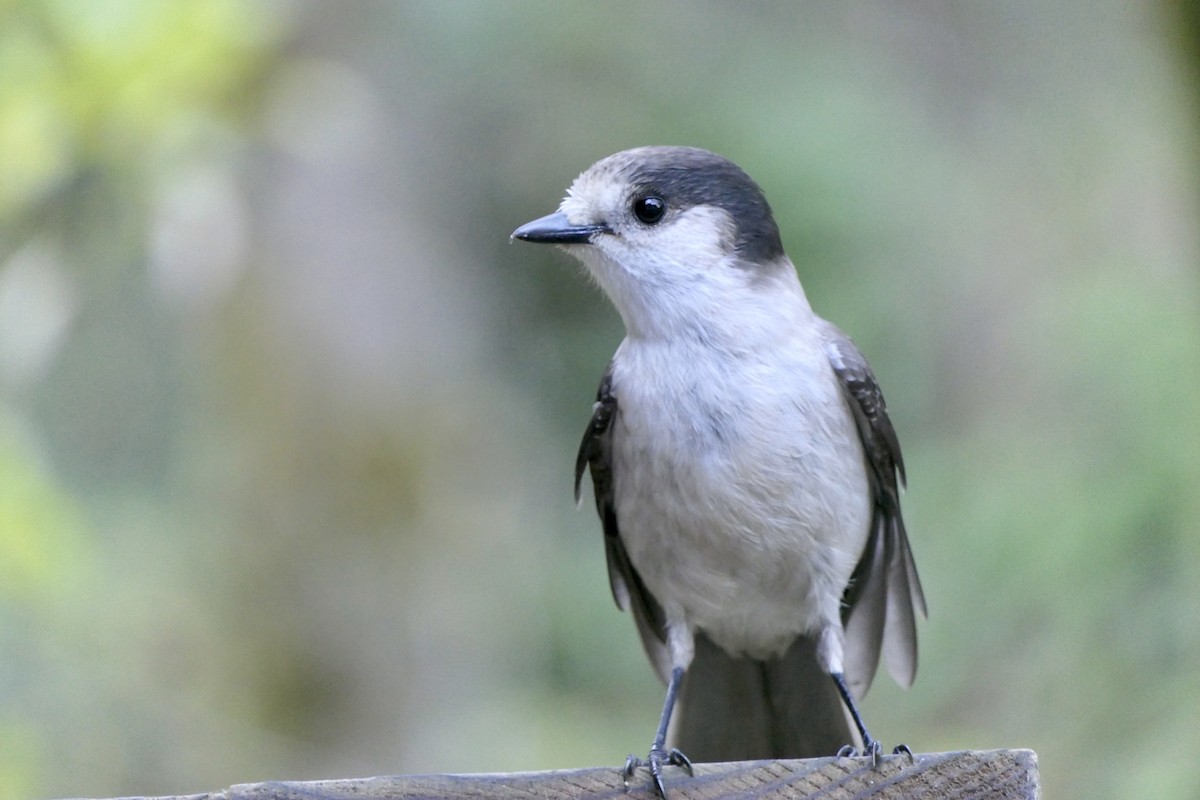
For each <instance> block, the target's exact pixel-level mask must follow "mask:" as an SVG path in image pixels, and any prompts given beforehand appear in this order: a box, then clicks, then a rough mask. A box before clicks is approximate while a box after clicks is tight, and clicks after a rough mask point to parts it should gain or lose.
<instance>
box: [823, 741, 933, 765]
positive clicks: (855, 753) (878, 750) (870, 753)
mask: <svg viewBox="0 0 1200 800" xmlns="http://www.w3.org/2000/svg"><path fill="white" fill-rule="evenodd" d="M881 755H883V745H881V744H880V743H879V741H878V740H877V739H868V740H867V744H866V746H865V747H864V748H863V749H862V750H861V751H860V750H859V749H858V748H857V747H855V746H854V745H852V744H848V745H846V746H845V747H843V748H842V749H841V750H838V751H837V757H838V758H859V757H864V758H865V757H870V759H871V766H878V765H879V757H880V756H881ZM892 755H894V756H900V755H905V756H908V763H910V764H914V763H916V757H915V756H913V751H912V750H911V749H909V747H908V745H906V744H898V745H896V746H895V747H893V748H892Z"/></svg>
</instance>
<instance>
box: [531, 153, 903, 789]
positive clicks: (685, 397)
mask: <svg viewBox="0 0 1200 800" xmlns="http://www.w3.org/2000/svg"><path fill="white" fill-rule="evenodd" d="M514 236H515V237H517V238H521V239H525V240H528V241H544V242H553V243H558V244H561V245H564V246H565V247H566V249H567V250H568V251H569V252H571V253H572V254H573V255H576V256H577V257H579V258H580V259H581V260H582V261H583V262H584V264H585V266H586V267H587V268H588V272H589V274H590V275H591V276H592V277H593V278H594V279H595V280H596V281H597V282H598V283H599V284H600V286H601V287H602V288H603V289H604V291H605V292H606V293H607V294H608V295H609V297H610V298H611V299H612V300H613V303H614V305H615V306H616V308H617V310H618V311H619V312H620V314H621V317H622V320H623V321H624V322H625V327H626V332H627V336H626V339H625V341H624V342H622V344H621V346H620V348H618V350H617V353H616V355H615V356H614V358H613V360H612V362H611V363H610V364H609V367H608V369H607V370H606V371H605V374H604V377H603V379H602V380H601V383H600V389H599V392H598V394H597V399H596V404H595V406H594V410H593V415H592V419H591V421H590V423H589V425H588V427H587V429H586V431H585V433H584V437H583V441H582V443H581V445H580V448H579V454H578V458H577V460H576V466H575V492H576V498H577V499H578V498H579V495H580V491H581V480H582V475H583V473H584V471H585V470H590V473H591V477H592V483H593V487H594V494H595V501H596V509H597V512H598V514H599V516H600V519H601V523H602V528H603V532H604V542H605V553H606V557H607V562H608V573H609V581H610V585H611V587H612V592H613V597H614V599H615V600H616V602H617V604H618V606H620V607H621V608H623V609H628V610H630V611H632V613H633V616H634V619H635V621H636V624H637V629H638V632H639V634H640V636H641V640H642V644H643V646H644V647H645V650H646V652H647V654H648V655H649V657H650V660H651V662H652V663H653V664H654V666H655V669H656V670H657V671H658V673H659V675H660V677H662V678H663V680H664V681H667V682H668V683H669V689H668V699H667V702H666V704H665V707H664V713H663V722H662V729H661V730H660V732H659V734H660V735H659V736H658V737H656V741H655V744H654V746H652V748H651V755H650V759H649V761H650V765H651V771H652V772H653V773H654V776H655V781H656V784H657V786H658V788H659V791H660V793H661V792H662V791H663V788H662V779H661V767H662V764H664V763H683V762H682V760H681V758H679V757H677V756H678V754H674V753H672V752H669V751H668V750H666V748H665V743H664V742H663V741H662V738H663V736H664V735H665V733H666V730H665V725H666V722H667V720H669V719H671V716H672V714H671V711H672V702H673V701H674V699H675V696H676V692H678V696H679V710H678V713H677V714H676V715H675V721H674V722H675V724H674V726H673V727H672V740H673V742H674V743H675V744H676V745H677V746H679V747H681V748H682V749H683V750H684V751H685V752H687V753H688V755H689V756H691V757H692V758H702V759H705V760H733V759H748V758H779V757H792V758H795V757H806V756H816V755H832V754H833V753H834V752H836V751H837V750H838V748H839V747H841V746H842V745H845V744H847V743H851V742H854V743H857V744H859V745H864V744H865V745H866V746H867V748H868V749H869V750H871V752H873V753H874V752H877V751H878V750H877V747H878V746H877V744H876V743H875V742H874V741H873V740H871V739H870V736H869V734H867V731H866V728H865V726H864V725H863V724H862V720H861V717H859V716H858V715H857V710H856V707H855V704H854V698H861V697H862V695H863V694H864V693H865V692H866V691H867V689H868V688H869V686H870V683H871V680H872V678H873V676H874V673H875V671H876V668H877V665H878V662H879V658H880V654H881V652H882V654H883V656H884V658H885V660H886V662H887V664H888V667H889V671H890V672H891V674H892V676H893V677H894V678H895V679H896V680H897V681H898V682H899V683H901V684H902V685H905V686H907V685H909V684H910V683H911V682H912V680H913V677H914V675H915V672H916V663H917V644H916V621H915V617H916V614H917V613H921V614H922V615H923V614H924V613H925V602H924V597H923V595H922V592H921V587H920V582H919V580H918V578H917V573H916V568H915V566H914V562H913V558H912V553H911V551H910V548H909V545H908V540H907V536H906V533H905V529H904V524H903V521H902V519H901V515H900V501H899V489H900V485H901V483H902V482H903V480H904V465H903V461H902V459H901V455H900V448H899V444H898V442H897V438H896V434H895V430H894V429H893V427H892V424H891V421H890V420H889V418H888V415H887V410H886V406H885V405H884V401H883V395H882V393H881V392H880V390H879V386H878V384H877V382H876V380H875V377H874V375H873V373H872V372H871V369H870V367H869V366H868V364H867V361H866V359H865V358H864V357H863V355H862V353H861V352H860V351H859V350H858V349H857V348H856V347H855V346H854V344H853V342H851V340H850V339H849V338H848V337H847V336H846V335H845V334H844V333H842V332H841V331H840V330H838V329H837V328H836V327H835V326H834V325H832V324H831V323H829V322H827V321H825V320H823V319H821V318H820V317H818V316H816V315H815V314H813V313H812V310H811V308H810V307H809V305H808V302H807V299H806V298H805V297H804V293H803V290H802V288H801V287H800V284H799V281H798V280H797V277H796V273H795V269H794V267H793V266H792V264H791V262H790V261H789V260H788V259H787V257H786V255H785V254H784V252H783V248H782V245H781V243H780V238H779V231H778V228H777V226H776V224H775V221H774V218H773V216H772V214H771V210H770V207H769V205H768V204H767V201H766V199H765V198H764V196H763V194H762V191H761V189H760V188H759V187H758V185H757V184H755V183H754V181H753V180H751V179H750V178H749V177H748V176H747V175H746V174H745V173H744V172H743V171H742V170H741V169H739V168H738V167H737V166H736V165H734V164H732V163H731V162H729V161H727V160H726V159H723V158H721V157H720V156H716V155H714V154H712V153H708V152H706V151H703V150H697V149H695V148H677V147H655V148H639V149H637V150H631V151H625V152H623V153H618V154H616V155H615V156H610V157H609V158H607V159H604V160H603V161H600V162H598V163H597V164H596V165H594V166H593V167H592V168H590V169H589V170H587V171H586V172H584V173H583V174H582V175H581V176H580V177H579V178H578V179H577V180H576V182H575V184H574V185H573V186H572V187H571V190H570V192H569V194H568V197H567V198H566V199H565V200H564V201H563V204H562V206H561V208H560V210H559V211H558V212H556V213H555V214H552V215H550V216H547V217H544V218H542V219H541V220H536V221H534V222H532V223H529V224H528V225H525V226H522V227H521V228H519V229H518V230H517V231H516V232H515V233H514ZM843 673H844V674H843ZM685 674H686V677H684V675H685ZM826 676H832V677H833V679H834V680H833V681H832V682H831V681H829V680H828V678H827V677H826ZM843 699H844V700H845V704H846V710H845V711H844V710H843V704H842V700H843ZM847 712H848V713H847ZM860 733H861V735H862V737H865V739H866V741H865V742H864V741H863V739H862V738H860Z"/></svg>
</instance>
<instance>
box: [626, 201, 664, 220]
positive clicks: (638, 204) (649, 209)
mask: <svg viewBox="0 0 1200 800" xmlns="http://www.w3.org/2000/svg"><path fill="white" fill-rule="evenodd" d="M666 213H667V203H666V201H664V200H663V199H662V198H661V197H655V196H654V195H648V196H647V197H638V198H636V199H635V200H634V201H633V215H634V216H635V217H637V218H638V219H639V220H641V221H642V222H644V223H646V224H647V225H653V224H654V223H656V222H658V221H659V220H660V219H662V218H663V214H666Z"/></svg>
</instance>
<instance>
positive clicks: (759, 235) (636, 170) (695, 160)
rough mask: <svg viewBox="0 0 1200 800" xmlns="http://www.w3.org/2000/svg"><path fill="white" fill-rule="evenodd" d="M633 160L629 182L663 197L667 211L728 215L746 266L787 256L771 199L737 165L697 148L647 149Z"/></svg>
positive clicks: (633, 153) (634, 155)
mask: <svg viewBox="0 0 1200 800" xmlns="http://www.w3.org/2000/svg"><path fill="white" fill-rule="evenodd" d="M630 156H631V163H630V164H629V168H630V174H629V180H630V182H631V183H633V184H634V185H636V186H638V187H639V189H640V191H643V192H647V193H654V194H659V195H661V196H662V197H663V198H664V199H665V200H666V201H667V203H668V205H683V206H685V207H690V206H698V205H709V206H716V207H717V208H720V209H722V210H724V211H725V212H726V213H728V214H729V216H730V217H731V218H732V219H733V222H734V225H735V227H736V229H737V238H736V242H735V246H736V247H737V251H738V254H739V255H740V256H741V257H742V258H743V259H745V260H746V261H749V262H751V263H755V264H766V263H771V262H774V261H775V260H776V259H778V258H779V257H780V256H782V255H783V242H782V241H781V240H780V238H779V227H778V226H777V225H776V224H775V217H774V216H773V215H772V214H771V207H770V205H768V204H767V198H766V196H765V195H763V191H762V189H760V188H759V186H758V184H757V183H755V182H754V180H753V179H752V178H751V177H750V176H749V175H747V174H746V173H745V172H744V171H742V168H741V167H739V166H738V165H737V164H734V163H733V162H732V161H730V160H728V159H726V158H722V157H721V156H719V155H717V154H716V153H710V152H709V151H707V150H701V149H699V148H695V147H646V148H641V149H639V150H636V151H633V152H632V153H630Z"/></svg>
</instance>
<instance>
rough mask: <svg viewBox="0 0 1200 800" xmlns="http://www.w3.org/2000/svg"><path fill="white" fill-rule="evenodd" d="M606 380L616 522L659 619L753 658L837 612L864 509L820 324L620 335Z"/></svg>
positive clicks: (863, 482)
mask: <svg viewBox="0 0 1200 800" xmlns="http://www.w3.org/2000/svg"><path fill="white" fill-rule="evenodd" d="M613 385H614V390H615V392H616V395H617V402H618V409H619V412H618V417H617V424H616V427H615V429H614V460H615V464H614V467H615V470H614V475H615V480H616V485H615V495H616V497H615V499H616V510H617V519H618V524H619V526H620V530H621V536H622V539H623V540H624V542H625V545H626V548H627V550H628V552H629V555H630V558H631V560H632V561H633V564H634V566H635V567H636V568H637V569H638V571H639V572H640V574H641V575H642V578H643V580H644V581H645V583H646V586H647V588H648V589H649V590H650V591H651V593H652V594H653V595H654V596H655V597H656V598H657V599H658V600H659V602H660V603H662V605H663V607H664V610H665V611H666V613H667V616H668V620H669V621H671V622H675V623H679V622H682V623H685V624H687V625H688V626H689V627H691V628H699V629H702V630H704V631H706V632H707V633H708V635H709V636H710V637H711V638H712V639H713V640H714V641H715V642H717V643H718V644H719V645H721V646H722V647H724V648H725V649H727V650H729V651H731V652H745V653H748V654H750V655H752V656H756V657H765V656H767V655H769V654H773V653H777V652H779V651H781V650H782V649H784V648H785V647H786V646H787V645H788V643H790V641H791V639H792V638H794V637H795V635H797V634H798V633H802V632H813V631H816V630H817V629H819V628H821V627H822V626H823V625H824V624H828V623H830V622H834V621H836V620H837V619H838V615H839V613H840V612H839V603H840V599H841V596H842V592H843V590H844V589H845V586H846V582H847V580H848V579H849V577H850V573H851V572H852V571H853V569H854V566H855V564H856V563H857V561H858V558H859V556H860V554H861V552H862V549H863V547H864V546H865V542H866V537H867V532H868V525H869V522H870V514H871V508H870V499H869V487H868V483H867V476H866V470H865V465H864V461H863V456H862V450H861V446H860V444H859V439H858V433H857V431H856V429H855V424H854V420H853V417H852V416H851V414H850V411H849V409H848V407H847V406H846V401H845V399H844V398H843V396H842V394H841V390H840V387H839V386H838V383H837V380H836V377H835V375H834V374H833V371H832V368H831V367H830V365H829V361H828V358H827V356H826V355H825V352H824V350H823V347H822V344H821V342H820V340H819V339H818V338H817V334H816V332H815V329H814V328H813V327H812V326H801V329H800V330H796V331H792V332H790V334H789V336H788V338H786V339H777V340H776V341H774V342H773V343H772V345H771V346H769V347H759V348H755V349H752V350H748V351H744V352H741V353H740V354H732V353H730V352H727V351H722V350H719V349H716V348H713V347H712V346H711V343H700V342H695V343H691V344H688V343H681V342H679V341H672V342H662V341H657V342H654V341H639V340H635V339H627V340H626V341H625V342H623V343H622V345H621V347H620V349H619V350H618V351H617V355H616V357H615V359H614V363H613Z"/></svg>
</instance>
